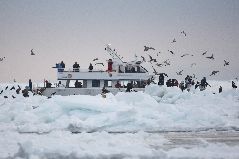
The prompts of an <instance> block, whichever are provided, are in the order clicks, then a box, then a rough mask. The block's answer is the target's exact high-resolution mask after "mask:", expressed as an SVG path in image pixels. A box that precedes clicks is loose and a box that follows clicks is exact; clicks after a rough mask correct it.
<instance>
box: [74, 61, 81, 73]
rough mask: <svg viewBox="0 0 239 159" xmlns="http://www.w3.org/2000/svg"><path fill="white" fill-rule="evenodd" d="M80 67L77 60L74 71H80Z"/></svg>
mask: <svg viewBox="0 0 239 159" xmlns="http://www.w3.org/2000/svg"><path fill="white" fill-rule="evenodd" d="M79 68H80V65H79V64H78V63H77V62H75V63H74V65H73V71H74V72H79Z"/></svg>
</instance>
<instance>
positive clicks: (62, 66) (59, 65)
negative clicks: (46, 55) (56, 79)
mask: <svg viewBox="0 0 239 159" xmlns="http://www.w3.org/2000/svg"><path fill="white" fill-rule="evenodd" d="M54 68H57V69H58V72H63V71H64V69H65V63H64V62H63V61H61V62H60V63H56V66H55V67H54ZM93 68H94V67H93V65H92V64H91V63H90V65H89V68H88V69H89V72H92V70H93ZM79 71H80V65H79V64H78V63H77V62H75V63H74V64H73V72H79Z"/></svg>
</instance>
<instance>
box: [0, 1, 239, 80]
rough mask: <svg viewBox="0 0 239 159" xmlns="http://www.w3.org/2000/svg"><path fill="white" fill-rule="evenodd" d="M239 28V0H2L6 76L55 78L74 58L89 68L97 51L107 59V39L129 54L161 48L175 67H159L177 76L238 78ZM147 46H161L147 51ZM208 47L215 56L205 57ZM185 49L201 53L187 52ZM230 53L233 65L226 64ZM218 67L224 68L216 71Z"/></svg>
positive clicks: (0, 33) (0, 49)
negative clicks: (61, 66)
mask: <svg viewBox="0 0 239 159" xmlns="http://www.w3.org/2000/svg"><path fill="white" fill-rule="evenodd" d="M238 28H239V1H238V0H225V1H224V0H197V1H196V0H124V1H123V0H90V1H87V0H84V1H83V0H0V58H2V57H6V58H5V59H4V60H3V61H1V62H0V74H1V75H0V77H1V78H0V80H1V81H0V82H12V81H13V79H14V78H15V79H16V80H17V81H18V82H27V81H28V79H29V78H31V79H32V80H33V81H35V82H38V81H43V79H44V78H46V79H49V80H51V81H54V80H56V72H55V70H54V69H52V68H51V67H52V66H54V65H55V63H56V62H60V61H61V60H63V61H64V62H65V64H66V67H69V68H71V67H72V65H73V63H74V62H75V61H77V62H78V63H79V64H80V66H81V68H88V65H89V63H90V62H92V60H93V59H94V58H95V57H98V58H99V59H100V60H99V62H106V59H108V58H110V57H109V55H107V53H106V52H105V50H104V47H105V44H107V43H111V44H112V47H114V48H116V50H117V52H118V53H119V54H121V55H122V56H124V60H125V61H131V60H133V59H134V55H135V54H137V55H138V56H141V55H143V56H145V57H146V58H148V57H147V54H146V53H148V54H151V55H152V56H153V57H157V56H156V53H157V52H158V51H160V52H161V54H159V56H158V57H157V59H158V61H159V62H162V61H164V60H166V59H170V61H171V66H167V67H162V68H158V67H157V66H155V68H156V69H157V70H158V71H159V72H166V73H168V74H169V75H170V77H172V78H182V77H180V76H177V75H176V72H178V71H179V70H181V69H183V70H184V72H183V77H185V76H186V75H187V74H193V73H195V74H196V76H198V78H201V77H203V76H206V77H208V79H219V80H222V79H234V78H235V77H239V67H238V66H237V65H238V62H239V54H238V50H239V29H238ZM182 30H184V31H185V32H186V33H187V36H186V37H184V36H183V35H182V34H180V32H181V31H182ZM174 38H175V39H176V41H177V42H176V43H171V41H172V40H173V39H174ZM144 45H147V46H152V47H154V48H155V49H156V51H150V52H144V51H143V49H144V47H143V46H144ZM31 49H34V52H35V53H36V55H35V56H30V50H31ZM167 50H173V51H174V52H175V55H174V56H173V55H171V54H170V53H169V52H168V51H167ZM204 51H208V52H207V55H208V56H210V55H211V54H212V53H213V54H214V56H215V60H214V61H211V60H209V59H206V58H205V57H204V56H202V55H201V54H202V53H203V52H204ZM184 53H189V54H194V56H186V57H184V58H181V57H180V56H181V55H182V54H184ZM224 59H226V60H228V61H230V65H229V66H226V67H224V66H223V64H224V61H223V60H224ZM194 62H195V63H197V65H196V66H195V67H190V65H191V63H194ZM146 67H148V68H149V70H150V71H151V70H152V69H151V67H149V66H147V64H146ZM213 70H219V71H220V72H219V74H218V75H216V76H214V77H210V76H209V74H210V73H211V72H212V71H213Z"/></svg>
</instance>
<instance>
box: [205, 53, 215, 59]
mask: <svg viewBox="0 0 239 159" xmlns="http://www.w3.org/2000/svg"><path fill="white" fill-rule="evenodd" d="M206 58H208V59H212V60H214V57H213V54H212V56H208V57H206Z"/></svg>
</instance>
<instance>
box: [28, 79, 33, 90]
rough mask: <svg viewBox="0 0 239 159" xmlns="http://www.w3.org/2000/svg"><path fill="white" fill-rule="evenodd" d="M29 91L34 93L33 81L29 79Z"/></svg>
mask: <svg viewBox="0 0 239 159" xmlns="http://www.w3.org/2000/svg"><path fill="white" fill-rule="evenodd" d="M29 91H32V80H31V79H29Z"/></svg>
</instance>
